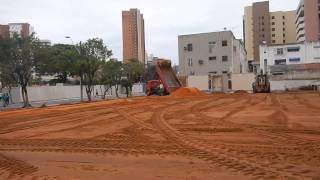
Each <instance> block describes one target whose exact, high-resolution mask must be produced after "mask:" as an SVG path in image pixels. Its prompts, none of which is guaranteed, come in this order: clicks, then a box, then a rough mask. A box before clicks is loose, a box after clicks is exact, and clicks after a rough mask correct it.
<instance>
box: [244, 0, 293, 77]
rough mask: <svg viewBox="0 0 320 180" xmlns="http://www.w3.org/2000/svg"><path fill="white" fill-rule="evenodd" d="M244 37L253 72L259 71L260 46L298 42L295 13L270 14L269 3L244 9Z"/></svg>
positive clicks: (256, 4) (280, 12)
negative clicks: (257, 66)
mask: <svg viewBox="0 0 320 180" xmlns="http://www.w3.org/2000/svg"><path fill="white" fill-rule="evenodd" d="M243 33H244V34H243V37H244V44H245V48H246V51H247V58H248V61H249V62H250V64H252V65H251V67H250V69H251V71H257V68H256V66H255V65H258V64H259V60H260V54H259V45H261V44H285V43H293V42H296V32H295V11H278V12H270V9H269V1H262V2H255V3H253V4H252V6H247V7H245V8H244V16H243Z"/></svg>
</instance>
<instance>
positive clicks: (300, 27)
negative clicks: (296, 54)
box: [296, 0, 320, 42]
mask: <svg viewBox="0 0 320 180" xmlns="http://www.w3.org/2000/svg"><path fill="white" fill-rule="evenodd" d="M296 15H297V17H296V28H297V29H296V31H297V41H298V42H303V41H318V40H320V1H319V0H301V1H300V3H299V6H298V8H297V13H296Z"/></svg>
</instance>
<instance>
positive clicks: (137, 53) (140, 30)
mask: <svg viewBox="0 0 320 180" xmlns="http://www.w3.org/2000/svg"><path fill="white" fill-rule="evenodd" d="M122 34H123V62H124V63H127V62H128V61H129V60H131V59H138V60H139V61H140V62H141V63H142V64H145V36H144V19H143V14H141V13H140V11H139V10H138V9H130V10H129V11H122Z"/></svg>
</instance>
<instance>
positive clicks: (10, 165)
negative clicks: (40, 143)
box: [0, 153, 38, 179]
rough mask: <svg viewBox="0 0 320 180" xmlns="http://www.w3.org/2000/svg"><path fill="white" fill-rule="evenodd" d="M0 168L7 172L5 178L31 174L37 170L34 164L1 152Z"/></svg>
mask: <svg viewBox="0 0 320 180" xmlns="http://www.w3.org/2000/svg"><path fill="white" fill-rule="evenodd" d="M0 169H2V170H4V171H8V172H9V176H8V177H7V179H10V178H13V177H14V176H24V175H31V174H32V173H34V172H36V171H37V170H38V168H37V167H35V166H32V165H30V164H28V163H26V162H24V161H21V160H18V159H15V158H13V157H9V156H6V155H4V154H2V153H0Z"/></svg>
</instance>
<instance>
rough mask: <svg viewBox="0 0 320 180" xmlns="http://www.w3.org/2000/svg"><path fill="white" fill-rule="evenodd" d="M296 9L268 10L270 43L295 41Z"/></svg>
mask: <svg viewBox="0 0 320 180" xmlns="http://www.w3.org/2000/svg"><path fill="white" fill-rule="evenodd" d="M295 19H296V11H277V12H270V33H271V44H287V43H289V44H290V43H295V42H296V30H295Z"/></svg>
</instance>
